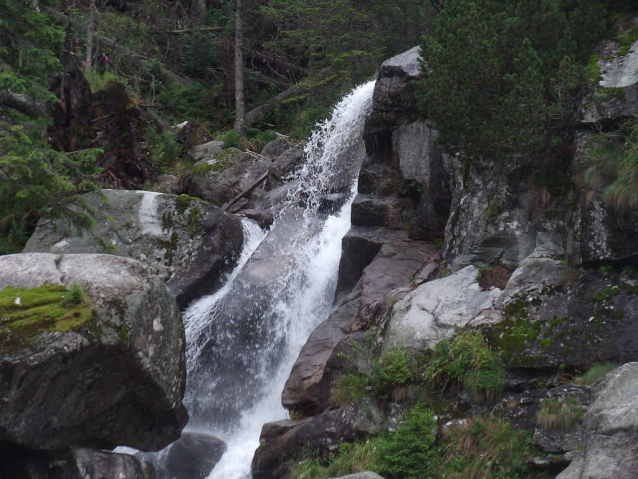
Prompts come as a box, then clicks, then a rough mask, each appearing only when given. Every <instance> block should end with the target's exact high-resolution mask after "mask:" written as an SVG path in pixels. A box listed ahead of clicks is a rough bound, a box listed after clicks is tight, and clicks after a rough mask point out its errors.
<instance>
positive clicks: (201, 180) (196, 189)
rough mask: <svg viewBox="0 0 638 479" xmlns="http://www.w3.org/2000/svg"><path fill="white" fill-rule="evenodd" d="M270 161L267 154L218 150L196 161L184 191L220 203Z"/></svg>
mask: <svg viewBox="0 0 638 479" xmlns="http://www.w3.org/2000/svg"><path fill="white" fill-rule="evenodd" d="M271 164H272V161H271V160H270V159H268V158H263V157H258V156H254V155H251V154H250V153H248V152H243V151H240V150H238V149H236V148H229V149H227V150H222V151H220V152H217V153H214V154H213V155H212V157H211V158H209V159H206V160H201V161H200V162H199V163H198V164H197V167H198V168H199V171H200V174H198V175H196V176H195V177H194V178H193V179H192V180H191V182H190V185H189V186H188V194H189V195H191V196H196V197H197V198H201V199H203V200H205V201H208V202H210V203H212V204H214V205H215V206H223V205H224V204H225V203H227V202H228V201H230V200H232V199H233V198H234V197H235V196H237V195H238V194H239V193H241V192H242V191H245V190H246V189H248V188H249V187H250V186H251V185H252V184H254V183H255V181H257V179H258V178H259V177H260V176H262V175H263V174H264V173H266V172H267V171H268V168H270V166H271Z"/></svg>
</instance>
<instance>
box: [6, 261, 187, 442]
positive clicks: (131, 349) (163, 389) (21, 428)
mask: <svg viewBox="0 0 638 479" xmlns="http://www.w3.org/2000/svg"><path fill="white" fill-rule="evenodd" d="M76 283H77V285H79V286H80V287H81V288H82V290H83V293H82V292H80V293H79V294H78V286H75V285H74V284H76ZM69 288H71V291H69ZM0 318H1V322H0V355H1V357H2V360H1V362H0V401H2V404H3V406H2V408H1V410H0V441H6V442H10V443H13V444H18V445H20V446H23V447H27V448H30V449H45V450H53V449H61V448H65V447H69V446H80V447H93V448H105V449H106V448H113V447H116V446H120V445H124V446H130V447H134V448H137V449H141V450H145V451H151V450H159V449H161V448H163V447H165V446H166V445H168V444H170V443H171V442H173V441H174V440H176V439H178V438H179V436H180V433H181V430H182V428H183V427H184V425H185V424H186V421H187V420H188V415H187V413H186V410H185V408H184V406H183V405H182V398H183V395H184V386H185V381H186V368H185V353H184V350H185V339H184V327H183V325H182V321H181V318H180V314H179V310H178V308H177V304H176V302H175V299H174V298H173V296H172V295H171V294H170V293H169V291H168V289H167V288H166V286H165V285H164V284H163V283H162V281H161V280H160V279H159V278H157V276H155V275H154V274H153V273H152V272H151V271H150V270H149V269H148V268H146V267H145V266H144V265H143V264H142V263H140V262H138V261H135V260H132V259H128V258H120V257H116V256H108V255H88V254H87V255H53V254H38V253H31V254H18V255H9V256H2V257H0Z"/></svg>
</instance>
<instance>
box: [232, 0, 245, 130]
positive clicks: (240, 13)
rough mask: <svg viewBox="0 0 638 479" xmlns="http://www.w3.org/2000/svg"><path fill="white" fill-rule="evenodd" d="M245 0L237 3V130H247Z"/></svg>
mask: <svg viewBox="0 0 638 479" xmlns="http://www.w3.org/2000/svg"><path fill="white" fill-rule="evenodd" d="M243 47H244V0H236V4H235V131H236V132H237V133H238V134H240V135H244V134H245V131H246V118H245V116H246V102H245V99H244V53H243V51H242V50H243Z"/></svg>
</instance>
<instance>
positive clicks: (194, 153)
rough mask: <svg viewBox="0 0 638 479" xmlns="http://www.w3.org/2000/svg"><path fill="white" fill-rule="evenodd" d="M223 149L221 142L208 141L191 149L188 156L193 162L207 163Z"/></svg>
mask: <svg viewBox="0 0 638 479" xmlns="http://www.w3.org/2000/svg"><path fill="white" fill-rule="evenodd" d="M224 148H225V145H224V142H223V141H209V142H208V143H204V144H203V145H197V146H194V147H193V148H191V150H190V156H191V157H192V158H193V160H195V161H202V160H204V161H208V160H210V159H212V158H214V157H215V154H216V153H219V152H220V151H222V150H223V149H224Z"/></svg>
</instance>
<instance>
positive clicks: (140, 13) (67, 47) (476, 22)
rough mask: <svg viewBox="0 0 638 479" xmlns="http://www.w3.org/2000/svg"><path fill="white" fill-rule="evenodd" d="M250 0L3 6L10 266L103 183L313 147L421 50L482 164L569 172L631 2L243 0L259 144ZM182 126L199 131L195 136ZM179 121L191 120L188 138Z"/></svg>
mask: <svg viewBox="0 0 638 479" xmlns="http://www.w3.org/2000/svg"><path fill="white" fill-rule="evenodd" d="M235 7H236V2H235V0H185V1H181V0H176V1H172V0H163V1H150V0H77V1H67V0H60V1H58V0H39V1H36V2H33V1H31V0H28V1H27V0H0V254H7V253H12V252H18V251H19V250H20V249H21V247H22V245H23V244H24V242H25V241H26V239H27V238H28V236H29V234H30V232H31V231H33V229H34V227H35V225H36V223H37V221H38V220H39V219H40V218H41V217H42V216H59V215H68V216H69V217H72V218H73V219H74V221H76V222H78V223H79V224H80V225H82V226H90V224H91V211H89V210H88V209H86V211H83V212H79V211H78V209H77V208H69V205H70V204H71V203H72V202H76V203H77V196H78V195H79V194H81V193H84V192H87V191H92V190H96V189H99V188H101V187H116V188H145V187H149V185H150V184H151V183H152V182H153V180H154V179H155V178H157V177H158V176H159V175H160V174H162V173H172V174H176V175H178V176H180V175H181V176H188V175H189V174H192V171H193V164H192V162H190V160H189V159H188V157H187V155H186V154H185V153H186V152H187V151H188V150H189V149H190V148H191V147H192V146H193V145H194V144H198V143H201V142H203V141H205V140H209V139H213V138H214V139H221V140H223V141H225V143H226V146H237V147H241V148H247V149H252V150H254V151H259V150H260V149H261V146H263V145H264V144H265V143H266V142H267V141H269V140H272V139H274V138H275V133H274V132H275V131H277V132H280V133H284V134H288V135H290V136H291V137H293V138H295V139H301V138H303V137H304V136H305V135H307V134H308V132H309V131H310V129H311V127H312V126H313V125H314V124H315V123H316V122H317V121H319V120H321V119H322V118H324V117H325V116H326V115H327V113H328V112H329V110H330V108H331V106H332V105H333V104H334V102H335V101H336V100H337V99H338V98H339V97H340V96H341V95H343V94H344V93H345V92H347V91H348V90H350V89H351V88H352V87H353V86H355V85H357V84H359V83H361V82H363V81H365V80H368V79H370V78H372V77H373V75H374V73H375V71H376V70H377V69H378V67H379V65H380V64H381V62H382V61H383V60H384V59H386V58H388V57H391V56H393V55H395V54H397V53H401V52H403V51H405V50H407V49H409V48H411V47H413V46H415V45H418V44H421V45H422V48H423V57H424V60H425V63H426V64H427V67H426V68H425V69H424V72H425V73H424V79H423V82H422V84H421V87H420V90H421V92H420V96H421V98H422V109H423V114H424V116H426V117H428V118H430V119H431V120H432V121H433V122H434V124H435V125H436V127H437V128H439V129H440V131H441V132H442V135H441V139H440V142H441V147H442V148H443V149H444V150H446V151H448V152H459V151H461V152H463V153H464V154H465V155H466V156H467V158H468V159H470V160H476V161H481V160H486V161H522V162H528V161H532V162H536V163H538V164H546V165H549V166H548V168H554V167H556V164H557V162H556V159H557V158H558V159H560V158H562V157H564V156H565V155H564V154H563V153H564V151H566V149H565V145H569V142H570V141H571V140H570V138H571V135H572V133H573V132H571V131H570V129H571V128H572V126H571V125H573V121H572V117H573V115H574V114H575V111H576V108H577V105H578V103H579V101H580V99H581V98H582V96H583V95H584V94H585V93H586V91H587V88H588V85H589V84H590V83H591V82H592V81H593V80H595V79H597V76H598V74H599V72H596V71H595V68H592V66H591V57H592V52H593V49H594V47H595V46H596V44H597V43H598V42H599V41H600V40H601V39H602V38H604V37H605V35H609V34H611V35H617V36H618V37H619V38H622V39H624V40H623V41H625V42H627V41H629V40H632V39H634V40H635V38H634V37H636V38H638V32H635V31H634V30H632V29H631V28H630V27H629V26H628V25H629V23H628V21H629V19H630V18H631V15H630V14H631V11H632V10H635V9H636V7H635V5H634V2H633V1H630V0H560V1H556V0H485V1H478V0H445V1H442V0H433V1H425V0H392V1H387V0H307V1H302V0H246V1H244V6H243V7H244V15H245V19H244V30H243V36H244V45H243V49H242V52H243V56H244V60H245V61H244V75H245V96H246V117H245V118H246V124H247V129H246V134H245V136H241V135H239V134H237V133H235V132H234V131H233V129H232V128H233V124H234V122H235V85H234V80H235V74H234V72H235V69H234V58H235V38H236V35H235V34H236V32H235V24H236V23H235ZM184 122H188V124H186V125H184ZM179 125H182V126H179Z"/></svg>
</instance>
